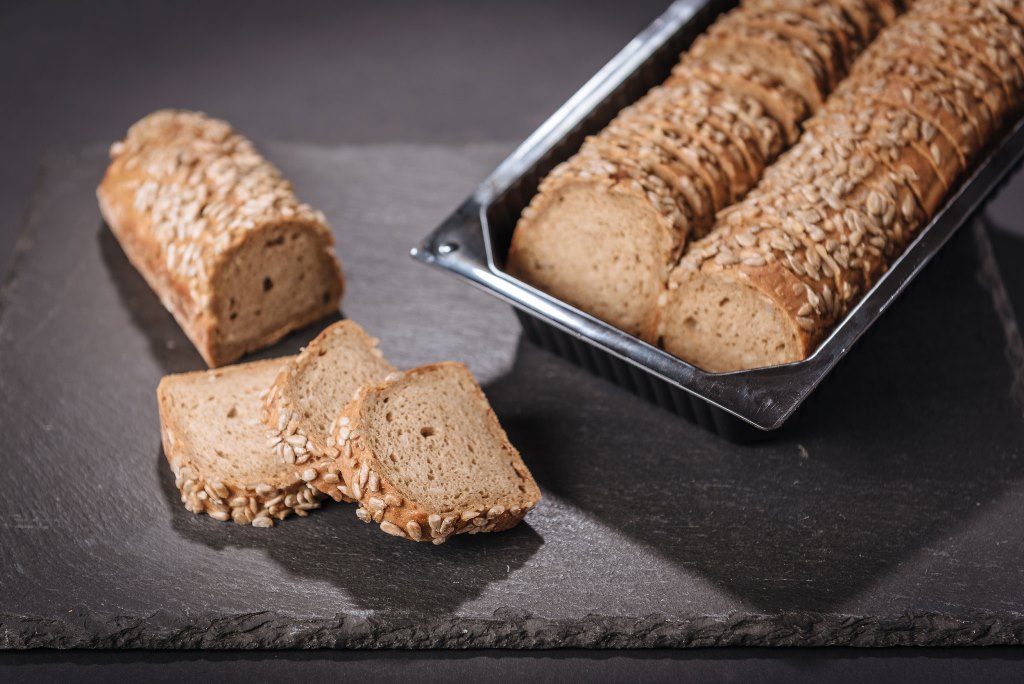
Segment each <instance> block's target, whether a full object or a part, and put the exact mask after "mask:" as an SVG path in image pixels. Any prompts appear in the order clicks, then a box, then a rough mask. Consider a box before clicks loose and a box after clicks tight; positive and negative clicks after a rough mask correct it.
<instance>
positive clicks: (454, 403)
mask: <svg viewBox="0 0 1024 684" xmlns="http://www.w3.org/2000/svg"><path fill="white" fill-rule="evenodd" d="M334 433H335V435H336V438H337V441H338V443H339V444H340V445H341V447H342V454H341V457H340V458H339V464H340V465H341V470H342V473H343V474H344V477H345V481H346V482H347V483H348V485H349V489H350V490H351V491H352V493H353V494H354V496H355V497H356V498H357V499H358V500H359V503H360V508H359V511H358V515H359V517H360V519H362V520H363V521H365V522H370V521H373V522H375V523H377V524H379V525H380V527H381V530H382V531H384V532H386V533H388V534H392V535H395V536H398V537H403V538H407V539H411V540H414V541H433V542H434V543H435V544H441V543H443V542H444V541H445V540H447V539H448V538H449V537H451V536H452V535H454V534H460V533H463V532H466V533H470V534H475V533H477V532H498V531H501V530H506V529H508V528H510V527H512V526H514V525H516V524H517V523H518V522H519V521H520V520H522V518H523V516H524V515H526V513H527V512H528V511H529V510H531V509H532V508H533V507H534V506H536V505H537V502H538V501H539V500H540V490H539V489H538V487H537V484H536V483H535V482H534V480H533V477H532V476H531V475H530V472H529V470H527V468H526V465H525V464H524V463H523V461H522V459H521V458H520V456H519V453H518V452H517V451H516V449H515V447H513V446H512V444H511V443H509V441H508V438H507V436H506V435H505V431H504V430H503V429H502V428H501V425H500V424H499V423H498V419H497V417H496V416H495V415H494V411H493V410H491V407H490V405H489V404H488V402H487V399H486V397H485V396H484V394H483V392H482V391H481V389H480V387H479V385H477V383H476V381H475V380H474V379H473V376H472V374H470V372H469V369H467V368H466V366H465V365H463V364H461V363H450V362H449V363H439V364H433V365H429V366H423V367H420V368H416V369H413V370H410V371H407V372H405V373H395V374H393V375H392V376H390V377H389V378H388V379H387V380H385V381H384V382H382V383H380V384H377V385H374V386H371V387H367V388H364V389H363V390H361V391H360V393H359V397H358V399H357V400H355V401H353V402H352V403H350V404H349V405H348V406H347V407H346V408H345V410H344V411H343V412H342V413H341V416H340V417H339V419H338V421H337V423H336V424H335V427H334Z"/></svg>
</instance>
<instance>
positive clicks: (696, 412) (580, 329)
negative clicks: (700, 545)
mask: <svg viewBox="0 0 1024 684" xmlns="http://www.w3.org/2000/svg"><path fill="white" fill-rule="evenodd" d="M735 4H736V3H735V2H729V1H719V0H677V2H674V3H673V4H672V5H671V6H670V7H669V8H668V9H667V10H666V11H665V13H664V14H662V15H661V16H660V17H658V18H657V19H656V20H655V21H654V22H653V23H652V24H651V25H650V26H648V27H647V28H646V29H644V30H643V31H642V32H641V33H640V34H639V35H638V36H637V37H636V38H634V39H633V40H632V41H630V42H629V44H628V45H626V47H625V48H623V49H622V51H621V52H619V53H618V54H617V55H616V56H615V57H614V58H612V60H611V61H610V62H608V63H607V64H606V65H605V66H604V67H603V68H602V69H601V70H600V71H598V72H597V74H595V75H594V76H593V77H592V78H591V79H590V80H589V81H588V82H587V83H586V84H585V85H584V86H583V87H582V88H580V90H579V91H577V92H576V94H574V95H573V96H572V97H571V98H569V100H568V101H567V102H566V103H565V104H564V105H562V107H561V108H559V109H558V111H556V112H555V113H554V114H553V115H552V116H551V117H550V118H549V119H548V120H547V121H545V122H544V123H543V124H542V125H541V126H540V128H538V129H537V130H536V131H534V133H533V134H532V135H530V137H529V138H527V139H526V141H525V142H523V143H522V144H521V145H520V146H519V147H518V148H517V149H516V150H515V151H514V152H513V153H512V154H511V155H510V156H509V157H508V158H507V159H505V161H503V162H502V163H501V164H500V165H499V166H498V168H497V169H495V171H494V172H493V173H492V174H491V175H490V176H489V177H488V178H487V179H486V180H484V181H483V183H481V185H480V186H479V187H478V188H477V190H476V191H475V192H474V193H473V194H472V195H471V196H470V197H469V198H467V199H466V201H465V202H464V203H463V204H462V205H461V206H460V207H459V208H458V209H456V210H455V212H454V213H453V214H452V215H451V216H449V217H448V218H447V219H446V220H445V221H444V222H443V223H442V224H441V225H440V226H439V227H438V228H437V229H436V230H434V232H433V233H431V234H430V235H429V236H427V238H426V239H424V240H423V242H422V243H421V244H420V245H419V246H417V247H415V248H413V249H412V252H411V254H412V256H413V257H414V258H415V259H418V260H420V261H422V262H425V263H427V264H431V265H433V266H436V267H439V268H441V269H444V270H447V271H449V272H451V273H453V274H455V275H456V276H458V277H460V278H463V279H465V280H466V281H468V282H469V283H471V284H473V285H475V286H477V287H479V288H481V289H483V290H485V291H486V292H489V293H490V294H492V295H494V296H496V297H498V298H499V299H502V300H504V301H506V302H508V303H509V304H511V305H512V306H513V307H514V308H515V311H516V314H517V316H518V317H519V321H520V323H521V325H522V327H523V330H524V332H525V335H526V337H527V338H528V339H529V340H531V341H532V342H534V343H536V344H538V345H540V346H542V347H544V348H546V349H548V350H550V351H552V352H554V353H555V354H558V355H559V356H562V357H564V358H566V359H568V360H570V361H572V362H573V363H576V364H578V365H580V366H583V367H584V368H587V369H589V370H590V371H591V372H594V373H596V374H598V375H600V376H602V377H605V378H607V379H609V380H611V381H613V382H615V383H616V384H618V385H621V386H622V387H625V388H627V389H629V390H631V391H633V392H635V393H636V394H639V395H641V396H643V397H645V398H647V399H648V400H650V401H652V402H654V403H656V404H658V405H660V406H663V407H665V408H667V409H669V410H671V411H673V412H675V413H678V414H680V415H682V416H685V417H687V418H689V419H691V420H693V421H695V422H697V423H698V424H700V425H702V426H704V427H706V428H708V429H711V430H713V431H715V432H717V433H719V434H721V435H723V436H724V437H726V438H728V439H731V440H733V441H751V440H754V439H758V438H763V437H764V436H766V435H767V434H769V433H771V432H772V431H775V430H778V429H779V428H780V427H782V425H783V424H784V423H785V422H786V421H787V420H788V419H790V418H791V417H792V416H793V415H794V413H795V412H796V411H797V409H798V408H799V407H800V406H801V404H803V403H804V402H805V401H806V400H807V398H808V396H810V394H811V392H812V391H813V390H814V389H815V388H816V387H818V385H820V384H821V382H822V381H823V380H824V379H825V378H826V376H828V375H829V373H830V371H831V370H832V369H833V368H834V367H835V365H836V364H837V363H838V362H839V361H840V360H841V359H842V358H843V357H844V356H845V355H846V354H847V353H849V351H850V349H851V348H852V347H853V345H854V343H856V342H857V340H858V339H860V337H861V336H862V335H864V333H865V332H867V330H868V328H870V327H871V326H872V325H873V324H874V322H875V321H876V320H878V318H879V317H880V316H881V315H882V313H883V312H885V311H886V309H888V308H889V306H890V305H891V304H892V302H893V301H894V300H895V298H896V297H897V296H899V295H900V293H902V292H903V290H904V289H905V288H906V287H907V285H908V284H909V283H910V281H911V280H913V278H914V277H915V276H916V275H917V274H918V273H919V272H920V271H921V269H922V268H924V266H925V265H926V264H927V263H928V261H929V260H930V259H931V258H932V257H933V256H934V255H935V254H936V253H937V252H938V251H939V249H940V248H941V247H942V246H943V245H944V244H945V243H946V241H947V240H948V239H949V238H950V236H951V235H952V234H953V233H954V232H955V231H956V230H957V228H959V227H960V226H961V225H963V224H964V223H965V222H966V221H967V220H968V219H969V218H970V217H971V216H972V215H974V214H975V213H976V212H977V211H979V210H980V208H981V207H982V206H983V204H984V203H985V201H986V200H987V199H988V198H989V197H990V196H991V195H992V193H993V192H994V191H995V190H996V188H997V187H998V186H999V185H1000V184H1001V182H1002V181H1003V180H1004V179H1005V178H1006V177H1007V176H1008V175H1009V174H1010V173H1011V172H1012V171H1013V170H1014V169H1015V168H1016V167H1017V166H1018V165H1019V163H1020V161H1021V158H1022V156H1024V126H1022V124H1021V122H1019V121H1018V123H1017V124H1016V125H1015V126H1014V127H1013V128H1012V130H1010V131H1009V132H1008V133H1007V134H1006V136H1005V137H1004V139H1003V140H1001V141H999V142H998V143H997V144H995V145H993V146H992V147H991V148H990V149H989V150H988V152H987V154H985V155H982V156H983V158H982V159H981V160H980V163H979V164H978V165H977V166H976V168H975V170H974V172H973V174H972V175H971V176H970V177H969V178H967V179H966V180H965V181H964V182H963V183H962V184H961V185H960V187H959V189H958V190H957V191H956V192H955V193H953V194H952V195H951V196H950V198H949V199H948V201H947V202H946V204H945V206H944V207H943V208H942V210H941V211H939V212H938V214H937V215H936V216H935V218H934V219H933V220H932V221H931V223H929V224H928V225H927V226H926V227H925V228H924V229H922V230H921V232H920V233H919V234H918V236H917V238H916V239H915V240H914V241H913V243H911V244H910V245H909V246H908V247H907V249H906V251H905V252H904V253H903V254H902V256H900V257H899V258H898V259H897V260H896V261H895V262H894V263H893V264H892V266H891V268H890V269H889V271H888V273H886V274H885V275H884V276H883V277H882V278H881V279H879V281H878V282H877V283H876V284H875V285H874V287H872V288H871V289H870V290H869V291H868V292H867V293H866V294H865V296H864V297H863V298H862V299H861V301H860V302H859V303H858V304H857V305H856V306H855V307H854V308H853V310H851V311H850V313H849V314H848V315H847V316H846V318H845V319H843V321H841V322H840V324H839V325H837V326H836V327H835V329H834V330H833V331H832V333H831V334H830V335H829V336H828V338H827V339H825V340H824V341H823V342H822V343H821V344H820V345H819V346H818V348H817V350H815V352H814V353H813V354H812V355H811V356H810V357H808V358H807V359H805V360H803V361H799V362H796V363H790V364H785V365H781V366H772V367H767V368H760V369H755V370H747V371H735V372H730V373H709V372H705V371H703V370H701V369H699V368H696V367H695V366H692V365H690V364H689V363H686V362H685V361H682V360H680V359H678V358H676V357H675V356H672V355H671V354H668V353H667V352H665V351H663V350H661V349H658V348H657V347H655V346H652V345H650V344H647V343H646V342H643V341H641V340H639V339H637V338H635V337H633V336H631V335H628V334H626V333H624V332H622V331H620V330H618V329H616V328H614V327H612V326H611V325H608V324H607V323H604V322H603V321H600V320H598V319H596V318H594V317H593V316H590V315H589V314H587V313H584V312H583V311H580V310H579V309H577V308H575V307H573V306H570V305H568V304H566V303H565V302H562V301H560V300H558V299H556V298H554V297H552V296H551V295H548V294H546V293H544V292H541V291H540V290H538V289H536V288H534V287H531V286H530V285H528V284H526V283H524V282H522V281H520V280H517V279H516V278H513V277H511V276H510V275H508V274H507V273H506V272H505V271H504V266H505V259H506V256H507V253H508V247H509V243H510V241H511V238H512V230H513V228H514V227H515V224H516V221H517V219H518V218H519V214H520V212H521V211H522V209H523V208H524V207H525V206H526V205H527V204H528V203H529V201H530V199H531V197H532V196H533V195H534V193H535V192H536V190H537V186H538V184H539V182H540V180H541V179H542V178H543V177H544V176H545V174H547V172H548V171H550V170H551V169H552V168H553V167H554V166H555V165H557V164H558V163H560V162H562V161H564V160H565V159H567V158H568V157H570V156H571V155H572V154H573V153H575V152H576V151H577V150H578V149H579V147H580V145H581V144H582V142H583V139H584V138H585V137H586V136H587V135H590V134H593V133H595V132H597V131H598V130H600V129H601V128H603V127H604V126H605V125H606V124H607V123H608V122H609V121H611V119H612V118H613V117H614V116H615V114H616V113H617V112H618V111H619V110H620V109H622V108H623V107H625V106H626V105H628V104H630V103H632V102H634V101H635V100H637V99H639V97H640V96H641V95H643V94H644V93H645V92H646V91H647V90H648V89H650V88H651V87H653V86H654V85H657V84H658V83H661V82H662V81H663V80H664V79H665V78H667V77H668V75H669V72H670V71H671V69H672V66H673V65H674V64H675V63H676V61H677V60H678V56H679V54H680V53H681V52H682V51H683V50H685V49H686V48H687V47H688V46H689V45H690V43H691V42H692V41H693V39H694V38H695V37H696V36H698V35H699V34H700V33H701V32H702V31H704V30H705V29H706V28H707V27H708V26H709V25H710V24H711V22H712V21H714V19H715V17H717V16H718V15H719V14H720V13H721V12H724V11H726V10H728V9H731V8H732V7H733V6H735Z"/></svg>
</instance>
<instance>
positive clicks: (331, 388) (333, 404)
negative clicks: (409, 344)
mask: <svg viewBox="0 0 1024 684" xmlns="http://www.w3.org/2000/svg"><path fill="white" fill-rule="evenodd" d="M395 370H397V369H396V368H395V367H394V366H392V365H391V364H390V363H388V361H387V360H386V359H385V358H384V355H383V354H382V353H381V351H380V349H378V348H377V339H376V338H373V337H370V336H369V335H367V334H366V331H365V330H363V329H362V328H361V327H359V325H358V324H356V323H354V322H353V321H339V322H338V323H335V324H333V325H331V326H328V327H327V328H326V329H325V330H324V331H323V332H321V333H320V334H319V335H318V336H317V337H316V339H314V340H313V341H312V342H310V343H309V345H308V346H307V347H306V348H305V349H303V350H302V353H300V354H299V355H298V356H296V357H294V358H293V359H291V361H289V362H288V363H287V364H286V365H285V366H284V368H282V369H281V371H280V372H279V373H278V374H277V377H276V378H275V379H274V381H273V385H271V384H270V383H267V387H269V391H268V392H267V394H266V398H265V400H264V413H263V420H264V423H265V424H266V426H267V427H269V428H270V432H269V434H268V435H267V438H268V445H269V447H270V448H271V449H273V451H274V453H275V454H276V455H277V457H278V459H279V460H280V462H282V463H285V464H288V465H291V466H292V467H294V468H297V471H298V473H299V474H300V476H301V477H302V479H303V480H304V481H306V482H309V483H310V484H311V485H312V486H313V487H315V488H316V489H318V490H319V491H321V492H323V493H324V494H327V495H329V496H331V497H332V498H333V499H334V500H335V501H343V500H345V501H351V498H349V497H348V490H347V489H346V487H345V483H344V482H342V481H341V479H340V478H339V477H338V470H337V468H336V467H334V456H335V455H336V454H337V451H338V450H337V449H336V448H335V444H334V439H333V438H332V437H331V435H330V432H329V428H330V426H331V424H332V423H333V422H334V421H335V419H336V418H337V417H338V414H339V413H340V412H341V409H343V408H344V407H345V405H346V404H347V403H348V402H350V401H351V400H352V397H353V395H355V393H356V390H358V389H359V388H360V387H362V386H363V385H366V384H373V383H377V382H380V381H381V380H383V379H384V378H385V377H386V376H387V375H388V374H389V373H393V372H394V371H395Z"/></svg>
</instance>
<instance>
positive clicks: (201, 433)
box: [156, 358, 320, 527]
mask: <svg viewBox="0 0 1024 684" xmlns="http://www.w3.org/2000/svg"><path fill="white" fill-rule="evenodd" d="M288 361H289V359H288V358H284V359H271V360H269V361H257V362H255V363H246V364H241V365H237V366H230V367H228V368H223V369H219V370H211V371H199V372H196V373H181V374H178V375H168V376H165V377H164V378H163V379H162V380H161V381H160V386H159V387H158V388H157V391H156V393H157V400H158V402H159V404H160V426H161V427H160V434H161V438H162V439H163V445H164V455H165V456H166V457H167V461H168V462H169V463H170V464H171V470H172V471H173V472H174V484H175V486H176V487H177V488H178V490H179V491H180V492H181V501H182V503H184V504H185V508H186V509H187V510H189V511H191V512H193V513H197V514H198V513H206V514H207V515H209V516H210V517H211V518H214V519H216V520H222V521H227V520H234V521H235V522H236V523H238V524H240V525H253V526H254V527H273V525H274V519H275V518H276V519H278V520H281V519H283V518H284V517H285V516H287V515H288V514H289V513H296V514H297V515H300V516H305V515H307V511H310V510H312V509H314V508H319V507H320V504H319V503H318V501H317V499H318V498H319V494H318V493H317V492H316V490H315V489H313V488H312V487H310V486H308V485H307V484H306V483H305V482H303V481H302V479H301V478H300V477H299V476H298V475H297V474H296V473H295V468H294V467H293V466H290V465H287V464H284V463H281V460H280V459H279V458H278V456H276V455H275V454H274V453H273V452H272V451H271V450H270V449H268V448H267V445H266V441H265V439H264V437H263V433H264V430H263V424H262V422H261V421H260V409H261V402H260V394H261V393H262V392H264V391H266V388H267V387H269V386H270V383H271V382H273V380H274V376H275V375H277V373H278V371H279V370H281V367H282V365H284V364H285V363H287V362H288Z"/></svg>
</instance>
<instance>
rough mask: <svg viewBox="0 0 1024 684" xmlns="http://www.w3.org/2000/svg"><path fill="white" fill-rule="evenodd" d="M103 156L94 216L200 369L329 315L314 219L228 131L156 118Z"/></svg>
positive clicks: (334, 282) (333, 287)
mask: <svg viewBox="0 0 1024 684" xmlns="http://www.w3.org/2000/svg"><path fill="white" fill-rule="evenodd" d="M110 154H111V163H110V166H109V167H108V168H107V172H106V175H105V176H104V177H103V181H102V182H101V183H100V186H99V188H98V190H97V195H98V198H99V205H100V210H101V212H102V214H103V217H104V219H105V220H106V222H107V224H108V225H109V226H110V229H111V231H113V233H114V235H115V236H116V237H117V239H118V241H119V242H120V243H121V246H122V248H123V249H124V251H125V254H126V255H127V256H128V259H129V260H130V261H131V263H132V264H133V265H134V266H135V267H136V268H137V269H138V270H139V272H140V273H141V274H142V275H143V277H144V278H145V279H146V281H147V282H148V283H149V285H150V287H152V288H153V290H154V291H155V292H156V293H157V295H158V296H159V297H160V300H161V302H162V303H163V304H164V306H165V307H166V308H167V309H168V310H169V311H170V312H171V313H172V314H174V317H175V318H176V319H177V320H178V323H179V324H180V325H181V327H182V329H183V330H184V331H185V333H186V334H187V335H188V337H189V339H191V340H192V343H193V344H194V345H195V347H196V349H197V350H198V351H199V353H200V354H201V355H202V357H203V359H204V360H205V361H206V362H207V364H208V365H209V366H211V367H216V366H221V365H224V364H226V363H230V362H231V361H234V360H235V359H238V358H239V357H241V356H242V355H244V354H246V353H248V352H251V351H255V350H257V349H260V348H263V347H266V346H268V345H270V344H272V343H273V342H275V341H276V340H278V339H280V338H281V337H283V336H284V335H286V334H287V333H288V332H290V331H292V330H295V329H296V328H299V327H302V326H304V325H307V324H309V323H311V322H313V321H315V320H317V319H319V318H322V317H323V316H326V315H328V314H330V313H332V312H334V311H336V310H337V308H338V302H339V300H340V298H341V294H342V289H343V288H342V286H343V283H342V277H341V270H340V266H339V265H338V262H337V259H336V258H335V255H334V250H333V247H332V244H333V239H332V237H331V233H330V230H329V229H328V227H327V224H326V221H325V219H324V216H323V214H321V213H320V212H318V211H314V210H313V209H312V208H310V207H309V206H308V205H306V204H303V203H301V202H299V201H298V199H297V198H296V197H295V193H294V192H293V190H292V187H291V184H290V183H289V182H288V181H287V180H285V179H284V178H283V177H282V176H281V174H280V172H279V171H278V170H277V169H276V168H275V167H274V166H273V165H272V164H270V162H268V161H267V160H266V159H264V158H263V157H262V156H260V154H259V153H258V152H257V151H256V149H255V147H254V146H253V145H252V143H251V142H249V140H247V139H246V138H244V137H243V136H241V135H240V134H238V133H236V132H235V131H233V130H232V129H231V127H230V126H229V125H228V124H227V123H226V122H224V121H220V120H217V119H212V118H210V117H207V116H205V115H203V114H200V113H196V112H188V111H177V110H161V111H158V112H154V113H153V114H150V115H149V116H146V117H145V118H143V119H142V120H140V121H139V122H137V123H136V124H135V125H133V126H132V127H131V128H130V129H129V131H128V134H127V136H126V137H125V139H124V140H123V141H120V142H117V143H114V145H113V146H112V147H111V150H110Z"/></svg>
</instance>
